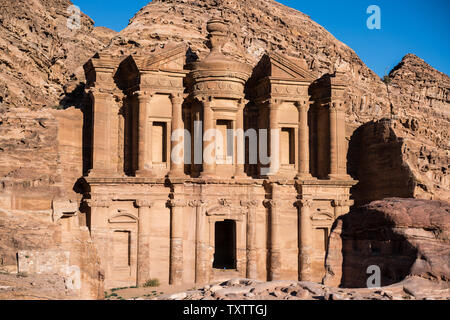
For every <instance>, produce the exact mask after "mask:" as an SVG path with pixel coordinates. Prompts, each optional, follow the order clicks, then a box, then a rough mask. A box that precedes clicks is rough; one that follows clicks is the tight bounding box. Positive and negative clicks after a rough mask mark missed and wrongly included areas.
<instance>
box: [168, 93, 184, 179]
mask: <svg viewBox="0 0 450 320" xmlns="http://www.w3.org/2000/svg"><path fill="white" fill-rule="evenodd" d="M170 99H171V101H172V132H175V131H177V130H179V129H181V130H183V129H184V127H183V108H182V106H183V101H184V98H183V94H182V93H179V94H171V95H170ZM172 138H173V137H171V139H170V140H171V142H172V144H171V145H172V148H171V152H170V153H169V154H170V173H169V176H170V177H184V176H185V174H184V135H183V138H182V139H177V141H173V140H172ZM180 145H181V147H182V149H183V152H182V153H179V154H176V157H178V156H179V157H181V159H175V160H177V161H174V159H173V155H172V152H173V150H174V149H175V148H177V149H179V147H180ZM180 160H181V161H180Z"/></svg>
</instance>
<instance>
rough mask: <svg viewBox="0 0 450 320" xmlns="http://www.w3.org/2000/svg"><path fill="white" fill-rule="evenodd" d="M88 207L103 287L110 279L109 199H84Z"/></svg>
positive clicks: (106, 285) (107, 284)
mask: <svg viewBox="0 0 450 320" xmlns="http://www.w3.org/2000/svg"><path fill="white" fill-rule="evenodd" d="M86 203H87V204H88V206H89V207H90V211H91V212H90V231H91V237H92V241H93V243H94V245H95V247H96V249H97V252H98V254H99V256H100V263H101V268H102V269H103V272H104V278H105V288H109V280H110V279H111V271H112V270H111V268H112V265H111V264H112V253H111V250H110V244H111V238H110V233H109V229H108V210H109V207H110V206H111V201H110V200H108V199H106V198H94V199H88V200H86Z"/></svg>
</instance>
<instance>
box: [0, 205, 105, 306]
mask: <svg viewBox="0 0 450 320" xmlns="http://www.w3.org/2000/svg"><path fill="white" fill-rule="evenodd" d="M80 217H82V215H81V214H80V215H78V216H77V215H72V216H66V217H64V218H63V219H58V218H57V217H55V216H54V215H52V212H51V210H45V211H36V210H33V211H30V210H28V211H26V210H20V211H19V210H13V211H10V210H2V209H0V230H1V233H0V286H6V287H8V290H6V289H5V290H0V297H1V298H3V299H12V298H14V299H74V298H76V299H101V298H103V296H104V293H103V272H102V270H101V268H100V258H99V256H98V254H97V251H96V249H95V247H94V244H93V242H92V240H91V239H90V235H89V231H88V229H87V227H82V226H80ZM47 280H49V282H50V283H46V282H48V281H47ZM30 283H31V286H30ZM33 283H34V284H33Z"/></svg>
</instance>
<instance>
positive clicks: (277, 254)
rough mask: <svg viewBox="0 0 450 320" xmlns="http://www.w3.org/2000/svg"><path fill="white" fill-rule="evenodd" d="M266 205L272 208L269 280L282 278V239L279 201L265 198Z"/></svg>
mask: <svg viewBox="0 0 450 320" xmlns="http://www.w3.org/2000/svg"><path fill="white" fill-rule="evenodd" d="M264 205H265V206H266V208H268V209H269V210H270V223H269V224H270V255H269V260H270V264H269V280H270V281H274V280H280V279H281V239H280V218H279V213H278V210H277V209H278V207H279V202H278V201H276V200H265V201H264Z"/></svg>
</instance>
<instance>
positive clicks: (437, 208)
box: [324, 198, 450, 287]
mask: <svg viewBox="0 0 450 320" xmlns="http://www.w3.org/2000/svg"><path fill="white" fill-rule="evenodd" d="M449 230H450V204H449V203H447V202H443V201H427V200H417V199H396V198H392V199H386V200H383V201H374V202H372V203H370V204H369V205H366V206H363V207H360V208H358V209H355V210H353V211H351V212H350V213H349V214H347V215H344V216H342V217H340V218H339V219H338V220H337V221H336V222H335V225H334V228H333V230H332V232H331V234H330V240H329V250H328V254H327V258H326V269H327V275H326V276H325V279H324V283H325V284H327V285H333V286H338V285H340V286H344V287H365V286H366V285H367V278H368V275H367V270H368V267H369V266H378V267H379V268H380V271H381V285H384V286H385V285H390V284H393V283H396V282H399V281H402V280H403V279H405V278H406V277H410V276H417V277H421V278H424V279H428V280H430V281H434V282H436V283H440V282H443V283H446V284H447V285H448V283H449V278H450V240H449Z"/></svg>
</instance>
